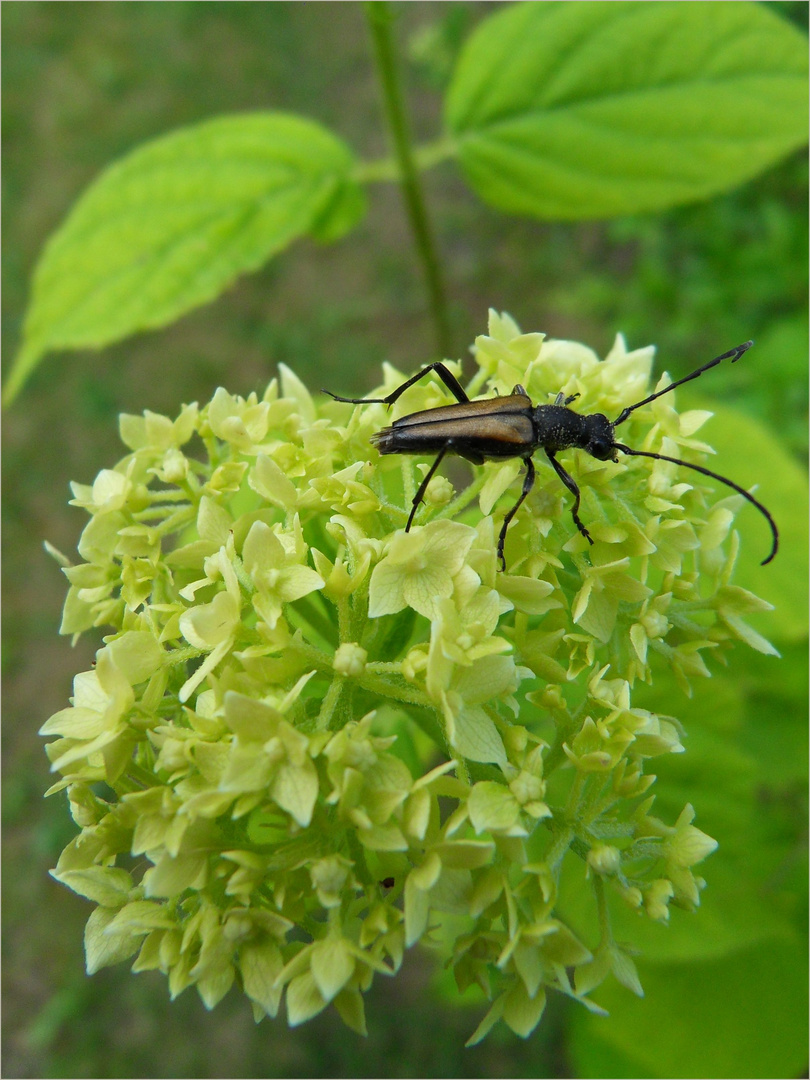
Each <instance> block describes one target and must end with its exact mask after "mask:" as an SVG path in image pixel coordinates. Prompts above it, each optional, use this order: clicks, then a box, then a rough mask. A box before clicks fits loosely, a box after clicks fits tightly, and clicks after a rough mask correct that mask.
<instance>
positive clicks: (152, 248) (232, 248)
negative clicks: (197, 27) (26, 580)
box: [5, 112, 364, 400]
mask: <svg viewBox="0 0 810 1080" xmlns="http://www.w3.org/2000/svg"><path fill="white" fill-rule="evenodd" d="M353 167H354V158H353V155H352V154H351V151H350V150H349V148H348V147H347V146H346V145H345V144H344V143H343V142H342V141H341V140H339V139H337V138H336V137H335V136H334V135H332V134H331V133H330V132H329V131H327V130H326V129H325V128H323V127H321V126H320V125H318V124H315V123H313V122H312V121H310V120H305V119H302V118H300V117H297V116H293V115H287V114H284V113H272V112H265V113H245V114H242V115H235V116H220V117H216V118H215V119H213V120H208V121H205V122H204V123H201V124H196V125H194V126H192V127H187V128H182V129H180V130H179V131H175V132H172V133H170V134H168V135H165V136H163V137H161V138H158V139H155V140H153V141H152V142H149V143H147V144H146V145H144V146H140V147H138V148H137V149H136V150H134V151H133V152H132V153H130V154H128V155H127V156H126V157H125V158H123V159H122V160H121V161H119V162H117V163H116V164H114V165H112V166H110V168H108V169H107V170H106V171H105V172H103V173H102V174H101V176H100V177H98V179H97V180H96V181H95V182H94V183H93V184H91V186H90V187H89V188H88V189H87V191H86V192H85V193H84V195H83V196H82V197H81V198H80V199H79V201H78V203H77V204H76V205H75V207H74V208H73V210H72V211H71V213H70V214H69V215H68V218H67V220H66V221H65V222H64V223H63V225H62V226H61V227H60V228H59V229H58V231H57V232H56V233H55V234H54V235H53V236H52V237H51V239H50V241H49V242H48V244H47V246H46V248H45V251H44V253H43V255H42V258H41V259H40V262H39V265H38V266H37V269H36V272H35V275H34V284H33V293H32V299H31V305H30V308H29V311H28V315H27V318H26V322H25V328H24V334H23V345H22V348H21V350H20V353H19V355H18V356H17V358H16V361H15V364H14V367H13V369H12V372H11V376H10V378H9V380H8V384H7V386H6V388H5V395H6V398H7V400H11V399H12V398H13V397H14V395H15V394H16V392H17V391H18V390H19V389H20V387H21V386H22V384H23V382H24V381H25V379H26V378H27V376H28V375H29V373H30V372H31V370H32V368H33V367H34V366H35V365H36V364H37V362H38V361H39V360H40V358H41V357H42V356H43V354H44V353H45V352H47V351H48V350H49V349H78V348H86V347H91V348H99V347H101V346H103V345H108V344H110V343H111V342H114V341H118V340H120V339H121V338H123V337H126V336H127V335H128V334H132V333H134V332H135V331H138V330H145V329H149V328H152V327H158V326H165V325H166V324H167V323H169V322H171V321H172V320H174V319H177V318H178V317H179V316H180V315H182V314H183V313H184V312H186V311H189V310H191V309H192V308H195V307H198V306H199V305H200V304H204V303H206V302H207V301H209V300H213V299H214V298H215V297H216V296H218V295H219V294H220V293H221V292H222V291H223V289H225V288H226V287H227V286H228V285H230V284H231V283H232V282H233V281H234V279H235V278H236V277H238V275H240V274H244V273H247V272H248V271H251V270H256V269H257V268H258V267H260V266H261V265H262V264H263V263H265V262H266V261H267V260H268V259H269V258H270V257H271V256H272V255H275V254H276V253H277V252H279V251H281V250H282V249H283V248H285V247H287V246H288V245H289V244H290V243H291V242H292V241H293V240H295V239H296V238H297V237H299V236H304V235H306V234H310V235H312V236H314V237H315V238H316V239H319V240H324V241H326V240H335V239H337V238H338V237H339V236H341V235H342V234H343V233H345V232H346V231H348V230H349V229H350V228H351V227H352V226H353V225H354V224H356V222H357V221H358V219H359V218H360V217H361V216H362V213H363V209H364V205H363V192H362V190H361V188H360V187H359V186H358V185H357V183H356V182H355V180H354V179H353V177H352V170H353Z"/></svg>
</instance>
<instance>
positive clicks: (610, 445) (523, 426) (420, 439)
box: [323, 341, 779, 570]
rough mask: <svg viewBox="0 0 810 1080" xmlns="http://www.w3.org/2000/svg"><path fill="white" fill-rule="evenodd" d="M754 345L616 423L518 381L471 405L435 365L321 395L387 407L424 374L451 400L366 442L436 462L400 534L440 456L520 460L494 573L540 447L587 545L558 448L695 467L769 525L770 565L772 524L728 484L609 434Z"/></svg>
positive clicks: (736, 487)
mask: <svg viewBox="0 0 810 1080" xmlns="http://www.w3.org/2000/svg"><path fill="white" fill-rule="evenodd" d="M753 344H754V343H753V341H746V342H744V343H743V344H742V345H738V346H737V347H736V349H730V350H729V351H728V352H725V353H723V354H722V356H716V357H715V358H714V360H710V361H709V362H708V363H707V364H704V365H703V366H702V367H699V368H698V369H697V370H696V371H693V372H692V373H691V375H686V376H684V378H682V379H678V380H677V382H674V383H670V384H669V386H666V387H665V388H664V389H663V390H659V391H657V393H655V394H650V396H649V397H645V398H644V399H643V400H642V401H637V402H636V403H635V405H628V406H627V407H626V408H624V409H622V411H621V412H620V413H619V415H618V417H617V418H616V419H615V420H613V421H612V422H611V421H610V420H608V418H607V417H606V416H605V415H604V414H603V413H591V414H589V415H587V416H584V415H582V414H581V413H576V412H574V411H573V409H569V408H568V406H569V405H570V404H571V402H572V401H574V400H575V399H576V398H578V397H579V394H572V395H571V396H570V397H564V396H563V394H562V392H560V393H559V394H558V395H557V397H556V399H555V401H554V404H553V405H533V404H532V402H531V399H530V398H529V396H528V394H527V393H526V391H525V389H524V388H523V387H522V386H521V385H520V384H519V383H518V385H517V386H515V387H514V389H513V390H512V393H511V394H509V395H508V396H506V397H494V398H485V399H484V400H483V401H470V399H469V398H468V397H467V395H466V393H465V392H464V390H463V389H462V387H461V384H460V383H459V381H458V379H456V377H455V375H453V374H452V373H451V372H450V371H449V370H448V369H447V368H446V367H445V366H444V364H443V363H441V361H437V362H436V363H434V364H428V366H427V367H426V368H423V369H422V370H421V371H419V372H417V374H416V375H414V376H413V377H412V378H410V379H408V380H407V381H406V382H404V383H402V385H401V386H398V387H397V388H396V390H394V391H392V392H391V393H390V394H389V395H388V396H387V397H384V398H346V397H339V396H338V395H337V394H333V393H332V392H331V391H330V390H324V391H323V392H324V393H325V394H329V396H330V397H332V398H334V399H335V401H345V402H347V403H348V404H350V405H371V404H379V405H388V406H391V405H393V404H394V402H395V401H396V400H397V399H398V398H399V397H400V396H401V395H402V394H403V393H404V392H405V391H406V390H407V389H408V387H409V386H413V384H414V383H415V382H418V381H419V380H420V379H423V378H424V377H425V376H426V375H427V374H429V372H431V371H435V372H436V374H437V375H438V376H439V378H440V379H441V380H442V382H443V383H444V385H445V386H446V387H447V389H448V390H449V391H450V392H451V394H453V396H454V397H455V398H456V400H457V401H458V405H443V406H440V407H439V408H437V409H424V410H422V411H421V412H415V413H411V414H410V416H402V417H400V418H399V420H395V421H394V423H393V424H392V425H391V427H387V428H383V430H382V431H378V432H377V434H376V435H373V436H372V437H371V441H372V443H373V444H374V445H375V446H376V447H377V449H378V450H379V451H380V453H381V454H432V453H435V454H436V455H437V457H436V460H435V461H434V462H433V464H432V465H431V466H430V468H429V469H428V471H427V473H426V475H425V478H424V480H423V481H422V483H421V484H420V485H419V490H418V491H417V492H416V495H415V496H414V499H413V505H412V506H411V512H410V514H409V515H408V523H407V525H406V526H405V532H408V530H409V529H410V527H411V525H412V523H413V518H414V514H415V513H416V508H417V507H418V506H419V504H420V503H421V502H422V499H423V498H424V494H425V491H426V490H427V486H428V484H429V483H430V480H431V477H432V476H433V474H434V473H435V472H436V469H437V468H438V467H439V464H440V462H441V461H442V459H443V458H444V456H445V454H458V455H459V457H463V458H466V460H467V461H470V462H472V464H473V465H483V463H484V461H485V460H486V459H487V458H496V459H497V458H510V457H521V458H523V460H524V461H525V462H526V476H525V478H524V481H523V490H522V491H521V493H520V498H519V499H518V501H517V502H516V503H515V505H514V506H513V507H512V509H511V510H510V511H509V512H508V513H507V515H506V517H505V518H504V519H503V525H502V526H501V531H500V535H499V536H498V559H499V560H500V563H501V569H502V570H505V569H506V559H505V558H504V554H503V546H504V542H505V540H506V530H507V529H508V527H509V523H510V522H511V520H512V518H513V517H514V516H515V514H516V513H517V511H518V509H519V507H520V506H521V504H522V502H523V500H524V499H525V498H526V496H527V495H528V494H529V492H530V491H531V490H532V487H533V485H534V479H535V468H534V462H533V461H532V455H533V454H534V453H535V451H536V450H539V449H541V448H542V449H543V450H545V452H546V457H547V458H548V460H549V461H550V462H551V465H552V467H553V469H554V471H555V472H556V474H557V476H558V477H559V478H560V480H561V481H562V482H563V484H565V486H566V487H567V488H568V490H569V491H570V492H571V494H572V495H573V496H574V505H573V507H572V508H571V514H572V516H573V518H574V524H575V525H576V527H577V528H578V529H579V531H580V532H581V533H582V535H583V536H584V537H585V539H586V540H587V541H588V543H589V544H592V543H593V539H592V538H591V534H590V533H589V532H588V530H587V529H586V528H585V526H584V525H583V524H582V522H581V521H580V518H579V501H580V491H579V487H578V486H577V483H576V481H575V480H574V478H573V476H571V475H569V473H567V472H566V471H565V469H564V468H563V466H562V465H561V464H560V462H559V461H558V460H557V454H558V453H560V451H561V450H568V449H570V448H571V447H576V448H577V449H579V450H584V451H585V452H586V453H588V454H590V455H591V457H595V458H596V459H597V461H618V460H619V457H618V454H617V452H616V451H621V453H623V454H628V455H630V456H631V457H648V458H654V459H655V460H656V461H669V462H672V464H674V465H682V466H683V467H684V468H686V469H694V470H695V472H699V473H702V474H703V475H704V476H709V477H711V478H712V480H719V481H720V483H721V484H725V485H726V486H727V487H730V488H732V489H733V490H734V491H736V492H737V493H738V494H739V495H742V497H743V498H744V499H747V500H748V502H750V503H751V504H752V505H753V506H755V507H756V508H757V510H759V512H760V513H761V514H763V515H764V517H765V518H766V520H767V522H768V524H769V525H770V527H771V533H772V535H773V541H772V544H771V551H770V554H769V555H768V557H767V558H766V559H763V560H762V565H763V566H764V565H765V564H766V563H769V562H770V561H771V559H772V558H773V557H774V555H775V554H776V551H777V548H778V547H779V531H778V529H777V528H776V522H775V521H774V520H773V518H772V517H771V515H770V514H769V513H768V511H767V510H766V509H765V507H764V506H763V505H762V503H761V502H758V501H757V500H756V499H755V498H754V496H753V495H751V494H750V492H748V491H746V490H745V488H742V487H740V486H739V484H735V483H734V481H733V480H729V479H728V478H727V477H725V476H720V475H719V473H716V472H712V471H711V470H710V469H704V467H703V466H702V465H692V464H691V463H690V462H688V461H682V460H681V459H680V458H674V457H668V456H667V455H666V454H653V453H651V452H649V451H647V450H633V449H631V448H630V447H629V446H625V445H624V444H623V443H619V442H616V441H615V439H614V432H615V429H616V428H617V427H618V426H619V424H623V423H624V422H625V420H626V419H627V417H628V416H629V415H630V414H631V413H632V412H634V411H635V410H636V409H640V408H641V406H642V405H649V403H650V402H651V401H655V399H656V398H660V397H662V396H663V395H664V394H668V393H669V392H670V390H674V389H675V387H676V386H682V385H683V383H687V382H690V381H691V380H692V379H696V378H697V377H698V376H699V375H702V374H703V372H704V371H708V370H709V368H713V367H715V366H716V365H717V364H719V363H720V362H721V361H722V360H729V359H730V360H731V362H732V364H733V363H736V361H737V360H739V359H740V357H741V356H742V355H743V353H745V352H747V351H748V349H750V348H751V346H752V345H753Z"/></svg>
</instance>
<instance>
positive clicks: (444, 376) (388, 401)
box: [323, 360, 470, 405]
mask: <svg viewBox="0 0 810 1080" xmlns="http://www.w3.org/2000/svg"><path fill="white" fill-rule="evenodd" d="M431 371H435V372H436V374H437V375H438V376H439V378H440V379H441V380H442V382H443V383H444V385H445V386H446V387H447V389H448V390H449V391H450V393H451V394H452V395H453V397H454V398H455V399H456V401H458V402H459V403H460V404H462V405H466V404H467V403H468V402H469V400H470V399H469V398H468V397H467V395H466V393H465V392H464V389H463V388H462V386H461V383H460V382H459V381H458V379H457V378H456V377H455V375H454V374H453V373H452V372H451V371H450V370H449V369H448V368H446V367H445V366H444V364H443V363H442V362H441V360H437V361H436V362H435V363H434V364H428V366H427V367H426V368H422V370H421V371H417V373H416V374H415V375H414V376H413V377H412V378H410V379H408V380H407V381H406V382H404V383H403V384H402V386H398V387H397V388H396V390H393V391H392V392H391V393H390V394H389V395H388V397H383V398H350V397H340V396H339V395H338V394H333V393H332V391H331V390H324V391H323V393H324V394H328V395H329V397H331V398H334V399H335V401H345V402H347V403H348V404H349V405H393V404H394V402H395V401H396V400H397V398H398V397H400V395H402V394H404V393H405V391H406V390H407V389H408V387H409V386H413V384H414V383H415V382H419V380H420V379H423V378H424V377H425V375H427V374H428V373H429V372H431Z"/></svg>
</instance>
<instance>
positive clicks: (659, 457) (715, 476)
mask: <svg viewBox="0 0 810 1080" xmlns="http://www.w3.org/2000/svg"><path fill="white" fill-rule="evenodd" d="M740 347H741V348H742V346H740ZM748 347H749V346H748V345H746V346H745V348H748ZM725 355H726V357H728V356H730V355H731V354H730V353H726V354H725ZM740 355H741V356H742V353H740ZM717 359H718V360H723V359H724V357H722V356H719V357H718V358H717ZM712 363H713V364H716V363H717V360H713V361H712ZM702 370H705V368H704V369H702ZM695 374H697V375H699V374H700V372H699V371H698V372H696V373H695ZM688 378H690V379H691V378H694V375H690V376H688ZM682 381H684V380H682ZM667 389H671V387H667ZM662 393H666V391H662ZM613 449H614V450H621V452H622V453H623V454H629V455H630V456H631V457H648V458H654V459H655V460H656V461H670V462H672V464H673V465H683V467H684V468H686V469H694V470H695V472H699V473H703V475H704V476H710V477H711V478H712V480H719V481H720V483H721V484H725V485H726V487H730V488H732V489H733V490H734V491H736V492H737V494H738V495H742V497H743V498H744V499H747V500H748V502H750V503H751V505H752V506H755V507H756V508H757V510H759V512H760V514H762V516H763V517H764V518H765V520H766V521H767V522H768V524H769V525H770V527H771V533H772V535H773V544H772V546H771V553H770V555H769V556H768V558H767V559H763V560H762V565H763V566H765V564H766V563H769V562H770V561H771V559H772V558H773V557H774V555H775V554H776V552H777V551H778V550H779V530H778V529H777V527H776V522H775V521H774V520H773V518H772V517H771V515H770V514H769V513H768V511H767V510H766V509H765V507H764V506H763V505H762V503H761V502H758V501H757V500H756V499H755V498H754V496H753V495H752V494H751V493H750V492H749V491H746V490H745V488H743V487H740V485H739V484H735V483H734V481H733V480H729V479H728V477H727V476H721V475H720V474H719V473H716V472H712V471H711V469H704V467H703V466H702V465H692V464H691V463H690V462H688V461H682V460H681V459H680V458H674V457H667V455H666V454H653V453H651V452H650V451H648V450H632V449H631V448H630V447H629V446H623V445H622V444H621V443H614V444H613Z"/></svg>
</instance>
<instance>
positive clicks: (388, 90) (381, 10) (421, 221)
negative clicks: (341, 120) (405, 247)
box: [364, 0, 450, 357]
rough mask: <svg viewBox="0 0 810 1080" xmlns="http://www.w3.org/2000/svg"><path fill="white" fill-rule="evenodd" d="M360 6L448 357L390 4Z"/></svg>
mask: <svg viewBox="0 0 810 1080" xmlns="http://www.w3.org/2000/svg"><path fill="white" fill-rule="evenodd" d="M364 7H365V11H366V20H367V22H368V26H369V30H370V32H371V40H372V42H373V45H374V57H375V60H376V62H377V72H378V75H379V78H380V85H381V88H382V95H383V104H384V107H385V115H386V119H387V121H388V127H389V129H390V132H391V138H392V140H393V143H394V152H395V154H396V158H397V164H398V166H399V180H400V185H401V187H402V194H403V197H404V199H405V209H406V211H407V214H408V220H409V221H410V225H411V229H412V231H413V235H414V239H415V241H416V250H417V253H418V255H419V259H420V261H421V263H422V270H423V272H424V275H425V283H426V285H427V290H428V300H429V304H430V314H431V318H432V320H433V328H434V333H435V335H436V347H437V349H438V355H439V356H440V357H448V356H450V324H449V320H448V317H447V300H446V298H445V292H444V283H443V281H442V273H441V267H440V265H439V258H438V255H437V252H436V244H435V241H434V237H433V230H432V229H431V226H430V221H429V219H428V215H427V207H426V205H425V198H424V193H423V190H422V186H421V183H420V180H419V173H418V171H417V168H416V163H415V161H414V156H413V145H412V143H411V133H410V130H409V127H408V121H407V118H406V116H405V109H404V106H403V102H402V87H401V84H400V81H399V72H398V69H397V63H396V56H395V54H394V43H393V39H392V36H391V23H392V21H393V19H394V14H393V11H392V9H391V5H390V3H388V2H386V0H369V2H368V3H366V4H364Z"/></svg>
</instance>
